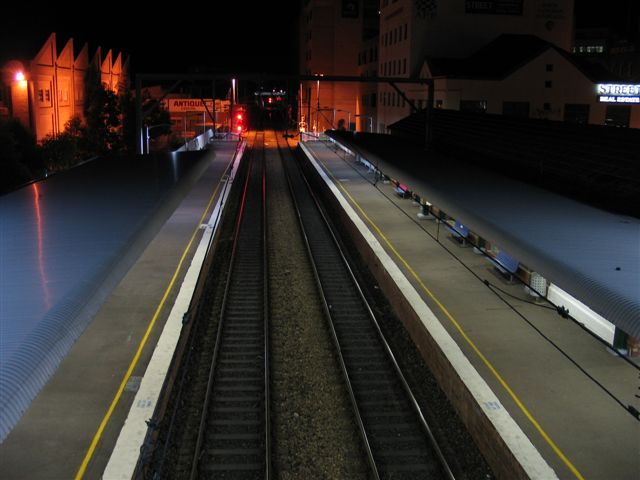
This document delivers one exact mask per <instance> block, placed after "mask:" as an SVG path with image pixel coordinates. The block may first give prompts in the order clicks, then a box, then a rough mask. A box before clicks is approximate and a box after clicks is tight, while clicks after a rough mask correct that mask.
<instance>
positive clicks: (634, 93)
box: [596, 83, 640, 104]
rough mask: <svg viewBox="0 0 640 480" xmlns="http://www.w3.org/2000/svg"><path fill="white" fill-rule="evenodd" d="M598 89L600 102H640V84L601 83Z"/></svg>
mask: <svg viewBox="0 0 640 480" xmlns="http://www.w3.org/2000/svg"><path fill="white" fill-rule="evenodd" d="M596 90H597V92H598V101H599V102H603V103H638V104H640V84H636V85H634V84H626V83H599V84H598V85H597V86H596Z"/></svg>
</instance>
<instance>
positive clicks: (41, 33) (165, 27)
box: [0, 0, 298, 73]
mask: <svg viewBox="0 0 640 480" xmlns="http://www.w3.org/2000/svg"><path fill="white" fill-rule="evenodd" d="M23 3H24V4H25V5H27V4H29V3H30V2H23ZM16 4H17V2H12V6H11V7H9V11H10V15H7V16H5V17H4V21H3V25H2V28H0V64H3V63H4V62H5V61H7V60H8V59H11V58H19V59H30V58H32V57H33V56H34V55H35V54H36V53H37V51H38V49H39V48H40V47H41V46H42V44H43V43H44V41H45V40H46V39H47V37H48V36H49V34H50V33H51V32H53V31H55V32H56V33H57V40H58V49H61V48H62V47H63V46H64V44H65V43H66V41H67V40H68V39H69V38H70V37H73V39H74V47H75V52H76V54H77V53H78V52H79V51H80V49H81V48H82V45H83V44H84V42H85V41H88V42H89V54H90V55H92V54H93V52H94V51H95V48H96V47H97V46H98V45H100V46H102V49H103V54H104V53H106V51H108V49H112V50H113V51H114V53H115V52H120V51H121V52H125V53H128V54H129V55H130V56H131V62H132V63H131V66H132V70H133V71H134V72H144V73H149V72H153V73H157V72H162V73H174V72H185V71H190V72H194V71H219V72H231V73H233V72H274V73H285V72H292V73H293V72H294V71H295V70H296V61H297V33H296V32H297V15H298V1H297V0H289V1H287V2H256V3H254V2H238V1H231V2H225V3H224V4H223V3H222V2H217V1H215V2H206V3H204V2H203V3H183V4H182V6H180V5H179V3H175V2H174V3H171V7H170V8H161V7H159V6H152V5H153V4H152V3H145V4H144V5H145V7H143V6H142V4H137V5H136V9H137V10H139V9H142V10H144V9H145V8H147V9H148V11H147V12H146V13H144V14H143V15H134V14H128V13H127V12H126V10H125V8H126V7H125V6H124V4H113V7H111V9H106V8H104V6H102V5H107V4H101V3H99V2H98V3H93V4H92V5H91V6H89V5H88V4H86V5H83V6H80V7H76V8H77V9H76V10H73V9H71V8H64V7H62V6H61V4H60V2H52V3H50V4H49V5H55V7H53V6H42V5H37V6H36V5H28V6H25V7H16V6H15V5H16ZM138 5H140V6H138ZM201 5H209V6H207V7H204V8H203V7H201ZM274 5H276V6H277V7H276V8H275V9H274V8H273V6H274ZM286 5H288V7H287V6H286ZM147 6H148V7H147ZM5 11H6V9H5ZM95 11H97V12H102V13H101V14H102V18H101V19H99V20H96V17H99V16H100V14H99V13H93V12H95ZM90 12H91V13H90ZM83 14H84V15H86V21H85V22H76V21H73V20H72V17H78V16H79V15H83ZM9 18H11V20H9ZM247 39H249V43H253V44H254V45H255V46H254V47H253V48H246V47H244V46H243V45H246V44H247V41H246V40H247Z"/></svg>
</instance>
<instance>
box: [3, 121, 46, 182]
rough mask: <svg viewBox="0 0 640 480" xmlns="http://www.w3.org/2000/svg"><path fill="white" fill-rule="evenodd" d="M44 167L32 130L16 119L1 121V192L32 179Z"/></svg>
mask: <svg viewBox="0 0 640 480" xmlns="http://www.w3.org/2000/svg"><path fill="white" fill-rule="evenodd" d="M42 169H43V165H42V162H41V161H40V156H39V152H38V149H37V146H36V140H35V137H34V136H33V135H32V134H31V132H29V130H27V129H26V128H25V127H24V126H23V125H22V124H21V123H20V122H19V121H18V120H16V119H9V120H2V121H0V193H4V192H7V191H10V190H12V189H13V188H15V187H17V186H18V185H21V184H23V183H26V182H28V181H30V180H31V179H33V178H35V177H37V176H38V174H39V173H40V172H41V171H42Z"/></svg>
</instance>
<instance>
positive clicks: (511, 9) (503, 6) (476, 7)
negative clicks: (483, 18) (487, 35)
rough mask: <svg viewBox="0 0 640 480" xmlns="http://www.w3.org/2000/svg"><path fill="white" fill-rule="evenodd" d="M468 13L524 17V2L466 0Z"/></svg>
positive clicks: (515, 0) (513, 0) (512, 0)
mask: <svg viewBox="0 0 640 480" xmlns="http://www.w3.org/2000/svg"><path fill="white" fill-rule="evenodd" d="M464 6H465V12H466V13H482V14H489V15H522V0H465V3H464Z"/></svg>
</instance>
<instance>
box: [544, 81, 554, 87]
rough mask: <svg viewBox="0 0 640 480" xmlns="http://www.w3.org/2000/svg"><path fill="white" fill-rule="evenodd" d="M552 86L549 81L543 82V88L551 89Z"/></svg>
mask: <svg viewBox="0 0 640 480" xmlns="http://www.w3.org/2000/svg"><path fill="white" fill-rule="evenodd" d="M552 86H553V82H552V81H551V80H545V81H544V88H551V87H552Z"/></svg>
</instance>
